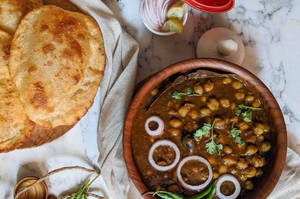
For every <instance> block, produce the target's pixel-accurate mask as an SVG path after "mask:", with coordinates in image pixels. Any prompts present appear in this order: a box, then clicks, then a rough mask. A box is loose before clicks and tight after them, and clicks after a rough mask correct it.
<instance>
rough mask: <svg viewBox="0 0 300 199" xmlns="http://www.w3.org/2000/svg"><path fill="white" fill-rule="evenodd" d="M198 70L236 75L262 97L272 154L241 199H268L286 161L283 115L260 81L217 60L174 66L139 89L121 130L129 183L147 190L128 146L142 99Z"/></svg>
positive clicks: (187, 62)
mask: <svg viewBox="0 0 300 199" xmlns="http://www.w3.org/2000/svg"><path fill="white" fill-rule="evenodd" d="M197 69H205V70H211V71H215V72H219V73H232V74H236V75H238V77H239V78H240V79H241V80H242V81H244V82H245V83H246V84H247V85H248V87H249V88H250V89H252V90H254V91H256V93H257V94H259V95H260V96H261V98H262V101H263V104H264V106H265V108H266V111H268V112H269V115H270V117H271V118H270V122H271V125H272V128H273V129H274V132H273V133H272V137H271V141H272V144H273V145H272V146H273V148H272V152H271V153H270V156H271V157H270V160H271V161H270V162H269V164H268V165H267V168H266V171H265V173H264V175H263V176H262V178H261V179H260V180H259V182H257V183H256V185H255V187H254V190H253V191H251V192H249V193H247V194H246V195H245V196H244V198H247V199H248V198H253V199H257V198H259V199H263V198H267V196H268V195H269V194H270V193H271V192H272V190H273V189H274V187H275V185H276V184H277V182H278V180H279V177H280V175H281V172H282V169H283V167H284V165H285V160H286V152H287V133H286V126H285V122H284V119H283V115H282V112H281V110H280V107H279V105H278V103H277V102H276V100H275V98H274V96H273V95H272V93H271V92H270V90H269V89H268V88H267V87H266V86H265V85H264V83H263V82H262V81H261V80H260V79H259V78H257V77H256V76H255V75H253V74H252V73H251V72H249V71H248V70H246V69H244V68H242V67H240V66H238V65H235V64H232V63H229V62H225V61H221V60H217V59H192V60H187V61H183V62H179V63H176V64H173V65H171V66H169V67H167V68H166V69H164V70H162V71H161V72H159V73H157V74H155V75H154V76H152V77H151V78H150V79H149V80H148V81H147V82H146V83H145V84H144V85H143V86H142V87H141V88H140V89H139V91H138V93H137V94H136V96H135V97H134V100H133V102H132V104H131V106H130V108H129V112H128V115H127V118H126V121H125V127H124V137H123V149H124V158H125V161H126V165H127V169H128V172H129V176H130V177H131V179H132V181H133V182H134V184H135V185H136V187H137V189H138V190H139V191H140V192H141V194H144V193H146V192H148V191H149V190H148V189H147V187H146V185H145V184H144V183H143V181H142V179H141V177H140V174H139V171H138V170H137V168H136V165H135V162H134V159H133V154H132V145H131V133H132V124H133V120H134V118H135V115H136V113H137V110H138V108H139V106H140V105H141V103H142V101H143V99H144V98H145V96H146V95H147V94H148V93H149V92H151V90H153V89H154V88H156V87H157V86H158V85H159V84H160V83H161V82H162V81H164V80H166V79H167V78H168V77H170V76H172V75H174V74H178V73H183V74H184V73H186V72H188V71H191V70H197ZM144 198H147V199H148V198H149V199H150V198H152V196H150V195H144Z"/></svg>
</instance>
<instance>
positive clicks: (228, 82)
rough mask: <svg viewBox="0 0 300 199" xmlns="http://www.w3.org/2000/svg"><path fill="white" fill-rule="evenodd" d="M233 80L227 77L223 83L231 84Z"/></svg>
mask: <svg viewBox="0 0 300 199" xmlns="http://www.w3.org/2000/svg"><path fill="white" fill-rule="evenodd" d="M231 82H232V79H231V78H230V77H226V78H224V79H223V84H230V83H231Z"/></svg>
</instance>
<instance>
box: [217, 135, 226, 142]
mask: <svg viewBox="0 0 300 199" xmlns="http://www.w3.org/2000/svg"><path fill="white" fill-rule="evenodd" d="M218 143H220V144H225V139H224V137H223V136H220V137H218Z"/></svg>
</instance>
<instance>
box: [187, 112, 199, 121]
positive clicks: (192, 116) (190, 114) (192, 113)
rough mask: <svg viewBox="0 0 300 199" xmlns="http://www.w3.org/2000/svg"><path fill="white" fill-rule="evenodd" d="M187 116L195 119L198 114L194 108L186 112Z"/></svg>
mask: <svg viewBox="0 0 300 199" xmlns="http://www.w3.org/2000/svg"><path fill="white" fill-rule="evenodd" d="M188 116H190V118H192V119H193V120H196V119H197V118H198V117H199V114H198V112H197V111H196V110H191V111H190V112H189V113H188Z"/></svg>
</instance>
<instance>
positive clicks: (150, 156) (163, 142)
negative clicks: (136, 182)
mask: <svg viewBox="0 0 300 199" xmlns="http://www.w3.org/2000/svg"><path fill="white" fill-rule="evenodd" d="M160 146H168V147H171V148H172V149H173V150H174V152H175V159H174V161H173V163H172V164H170V165H167V166H160V165H158V164H156V162H155V161H154V159H153V153H154V151H155V149H156V148H157V147H160ZM179 159H180V151H179V149H178V147H177V145H176V144H175V143H174V142H171V141H169V140H159V141H157V142H155V143H154V144H153V145H152V146H151V148H150V151H149V153H148V161H149V163H150V164H151V166H152V167H153V168H155V169H156V170H158V171H168V170H171V169H173V168H174V167H175V166H176V165H177V163H178V162H179Z"/></svg>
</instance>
